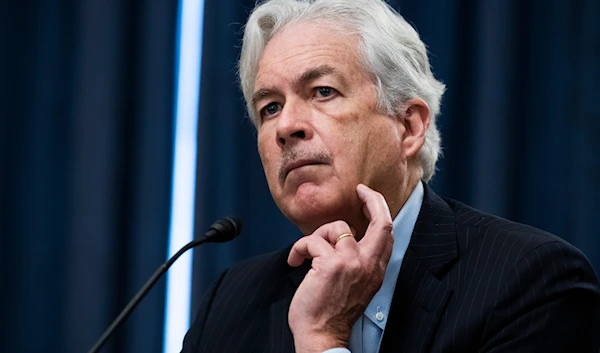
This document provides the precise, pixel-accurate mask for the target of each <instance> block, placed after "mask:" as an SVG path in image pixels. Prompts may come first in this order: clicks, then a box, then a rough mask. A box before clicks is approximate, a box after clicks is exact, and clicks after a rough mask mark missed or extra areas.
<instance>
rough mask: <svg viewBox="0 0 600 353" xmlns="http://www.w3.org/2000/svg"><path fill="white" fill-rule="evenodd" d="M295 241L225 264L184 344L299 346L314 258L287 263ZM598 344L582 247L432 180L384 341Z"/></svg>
mask: <svg viewBox="0 0 600 353" xmlns="http://www.w3.org/2000/svg"><path fill="white" fill-rule="evenodd" d="M289 250H290V247H288V248H286V249H283V250H280V251H278V252H275V253H271V254H267V255H263V256H260V257H256V258H253V259H250V260H247V261H244V262H242V263H240V264H238V265H236V266H234V267H233V268H232V269H230V270H229V271H227V272H226V273H224V274H223V275H222V276H221V277H220V278H219V280H217V282H216V283H215V285H214V286H213V288H212V289H211V290H209V292H208V293H207V294H206V296H205V297H204V300H203V304H202V306H201V310H200V312H199V314H198V316H197V318H196V320H195V322H194V324H193V325H192V328H191V329H190V331H189V332H188V334H187V335H186V338H185V340H184V346H183V352H184V353H197V352H273V353H275V352H293V351H294V342H293V337H292V334H291V331H290V329H289V326H288V323H287V313H288V309H289V305H290V303H291V299H292V297H293V295H294V292H295V289H296V288H297V287H298V285H299V284H300V283H301V281H302V279H303V277H304V275H305V274H306V272H307V271H308V270H309V269H310V262H308V261H307V262H306V263H305V264H303V265H302V266H301V267H299V268H295V269H293V268H290V267H289V266H288V265H287V263H286V260H287V255H288V252H289ZM599 351H600V289H599V288H598V280H597V278H596V276H595V274H594V272H593V270H592V268H591V266H590V264H589V263H588V261H587V259H586V258H585V256H584V255H583V254H582V253H581V252H580V251H579V250H577V249H575V248H574V247H572V246H571V245H569V244H567V243H566V242H564V241H562V240H561V239H559V238H557V237H555V236H553V235H551V234H548V233H545V232H542V231H540V230H537V229H534V228H531V227H528V226H525V225H521V224H517V223H514V222H510V221H507V220H504V219H501V218H499V217H495V216H491V215H487V214H484V213H482V212H480V211H477V210H474V209H472V208H470V207H468V206H466V205H463V204H461V203H458V202H456V201H452V200H443V199H441V198H440V197H438V196H437V195H436V194H435V193H433V191H431V189H429V187H427V186H426V187H425V196H424V200H423V206H422V207H421V212H420V214H419V218H418V220H417V224H416V225H415V229H414V232H413V236H412V239H411V244H410V246H409V248H408V250H407V252H406V255H405V258H404V261H403V263H402V269H401V271H400V274H399V276H398V282H397V285H396V291H395V293H394V298H393V300H392V306H391V309H390V316H389V319H388V322H387V326H386V329H385V332H384V335H383V340H382V344H381V348H380V352H595V353H597V352H599Z"/></svg>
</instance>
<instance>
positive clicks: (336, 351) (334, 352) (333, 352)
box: [323, 348, 352, 353]
mask: <svg viewBox="0 0 600 353" xmlns="http://www.w3.org/2000/svg"><path fill="white" fill-rule="evenodd" d="M323 353H352V352H350V351H349V350H348V349H346V348H331V349H328V350H326V351H325V352H323Z"/></svg>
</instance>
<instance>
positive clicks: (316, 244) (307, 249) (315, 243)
mask: <svg viewBox="0 0 600 353" xmlns="http://www.w3.org/2000/svg"><path fill="white" fill-rule="evenodd" d="M334 253H335V250H333V247H332V246H331V244H329V243H328V242H327V241H325V239H323V238H321V237H318V236H316V237H315V236H312V235H308V236H305V237H303V238H301V239H300V240H298V241H297V242H296V243H295V244H294V246H292V250H290V254H289V255H288V264H289V265H290V266H292V267H298V266H300V265H302V263H303V262H304V260H305V259H313V258H315V257H319V256H326V255H333V254H334Z"/></svg>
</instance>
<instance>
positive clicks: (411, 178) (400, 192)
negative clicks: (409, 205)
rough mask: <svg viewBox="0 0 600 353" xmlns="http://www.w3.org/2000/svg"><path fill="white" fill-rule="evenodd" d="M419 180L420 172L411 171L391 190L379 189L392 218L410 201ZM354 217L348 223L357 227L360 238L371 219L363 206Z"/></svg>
mask: <svg viewBox="0 0 600 353" xmlns="http://www.w3.org/2000/svg"><path fill="white" fill-rule="evenodd" d="M419 182H421V176H420V173H409V175H408V177H407V178H403V179H402V181H401V182H400V183H397V184H396V185H395V187H393V188H391V189H390V190H377V191H379V192H380V193H381V194H382V195H383V197H384V198H385V200H386V202H387V204H388V208H389V209H390V216H391V218H392V220H394V219H395V218H396V217H397V216H398V213H400V210H401V209H402V207H404V205H405V204H406V201H408V198H409V197H410V195H411V194H412V192H413V190H414V189H415V187H416V186H417V183H419ZM354 219H355V221H354V222H348V223H349V224H351V225H352V226H354V227H355V228H356V233H357V234H356V239H357V240H360V239H362V237H363V236H364V234H365V232H366V231H367V228H368V226H369V220H368V219H367V217H366V216H365V215H364V214H363V212H362V208H361V209H360V210H359V212H358V213H357V214H356V217H355V218H354Z"/></svg>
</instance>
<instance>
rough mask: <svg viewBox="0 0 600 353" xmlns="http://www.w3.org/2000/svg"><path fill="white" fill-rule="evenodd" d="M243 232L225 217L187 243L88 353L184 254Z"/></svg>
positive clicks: (232, 219) (98, 345)
mask: <svg viewBox="0 0 600 353" xmlns="http://www.w3.org/2000/svg"><path fill="white" fill-rule="evenodd" d="M241 232H242V221H240V220H239V219H237V218H235V217H225V218H221V219H220V220H218V221H216V222H215V223H213V225H212V226H210V228H209V229H208V231H207V232H206V233H205V234H204V236H203V237H201V238H200V239H196V240H192V241H191V242H189V243H187V244H186V245H185V246H184V247H183V248H181V249H180V250H179V251H178V252H177V253H176V254H175V255H173V256H172V257H171V258H170V259H169V260H167V261H166V262H165V263H163V264H162V265H160V267H159V268H158V269H157V270H156V271H155V272H154V274H153V275H152V277H150V279H148V281H147V282H146V283H145V284H144V286H143V287H142V288H141V289H140V290H139V292H137V293H136V295H135V296H134V297H133V299H131V301H130V302H129V303H128V304H127V306H126V307H125V309H123V311H121V313H120V314H119V316H117V318H116V319H115V321H113V323H112V324H111V325H110V326H109V327H108V328H107V329H106V331H104V334H102V337H100V339H98V341H97V342H96V344H94V346H93V347H92V348H91V349H90V350H89V351H88V353H96V352H98V351H99V350H100V348H102V346H103V345H104V344H105V343H106V341H107V340H108V338H109V337H110V336H111V335H112V334H113V332H114V330H115V329H116V328H117V327H119V325H120V324H121V323H122V322H123V321H125V320H126V319H127V318H128V317H129V315H131V312H132V311H133V310H134V309H135V308H136V307H137V305H138V304H139V303H140V302H141V301H142V299H144V297H145V296H146V294H148V292H149V291H150V289H152V287H154V285H155V284H156V282H158V280H159V279H160V277H161V276H162V275H164V274H165V272H167V270H168V269H169V267H171V265H173V263H174V262H175V261H176V260H177V259H178V258H179V257H180V256H181V255H183V253H184V252H186V251H188V250H190V249H191V248H194V247H196V246H198V245H201V244H204V243H224V242H227V241H230V240H232V239H233V238H235V237H236V236H238V235H239V234H240V233H241Z"/></svg>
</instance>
